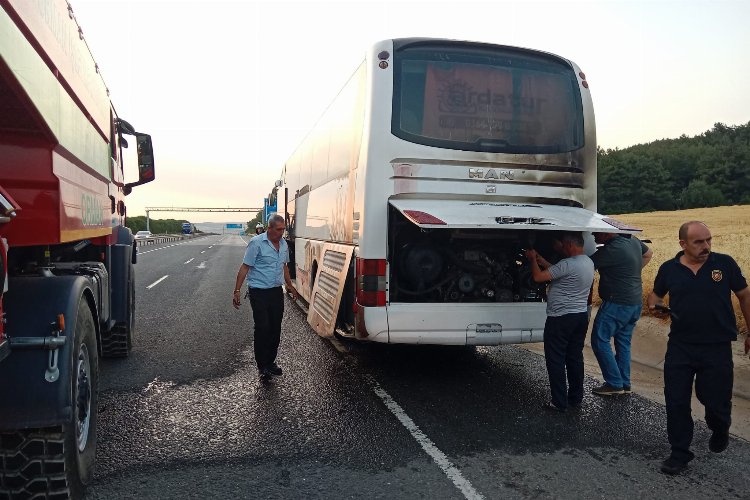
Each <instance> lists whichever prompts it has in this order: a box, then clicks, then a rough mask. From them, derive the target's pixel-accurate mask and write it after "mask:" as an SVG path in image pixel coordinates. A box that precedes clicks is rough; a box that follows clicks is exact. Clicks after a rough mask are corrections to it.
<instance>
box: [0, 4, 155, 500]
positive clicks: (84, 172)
mask: <svg viewBox="0 0 750 500" xmlns="http://www.w3.org/2000/svg"><path fill="white" fill-rule="evenodd" d="M125 136H131V137H129V138H127V140H126V137H125ZM129 143H130V145H131V147H134V148H135V149H137V158H138V160H137V163H138V181H137V182H130V183H126V182H125V172H124V168H125V167H124V164H123V148H127V147H128V145H129ZM132 156H133V157H134V156H135V154H132ZM127 157H128V158H130V156H127ZM152 180H154V159H153V151H152V147H151V137H150V136H149V135H147V134H142V133H139V132H136V131H135V129H134V128H133V127H132V126H131V125H130V124H128V123H127V122H126V121H125V120H122V119H120V118H119V117H118V116H117V113H116V112H115V109H114V107H112V104H111V102H110V99H109V91H108V90H107V87H106V86H105V85H104V82H103V80H102V78H101V76H100V75H99V68H98V66H97V65H96V63H95V62H94V59H93V58H92V56H91V53H90V52H89V48H88V46H87V44H86V41H85V39H84V37H83V31H82V30H81V28H80V27H79V26H78V23H77V21H76V19H75V15H74V13H73V9H72V8H71V6H70V4H69V3H68V2H66V1H65V0H35V1H29V0H0V281H1V283H0V293H1V294H2V296H1V299H0V313H2V321H1V322H0V359H2V360H1V361H0V497H2V498H6V497H11V498H16V497H18V498H28V497H33V498H66V497H74V498H75V497H79V496H81V495H82V493H83V489H84V487H85V485H86V484H87V483H89V482H90V481H91V479H92V475H93V468H94V456H95V449H96V427H97V425H96V422H97V411H96V410H97V389H98V373H99V359H100V357H102V356H112V357H123V356H127V355H128V353H129V351H130V346H131V338H132V335H133V326H134V318H135V275H134V270H133V265H134V264H135V262H136V246H135V244H134V239H133V235H132V233H131V231H130V230H129V229H128V228H126V227H125V225H124V223H125V216H126V211H127V208H126V204H125V196H126V195H127V194H129V193H130V191H131V189H132V188H133V187H134V186H137V185H139V184H144V183H146V182H150V181H152Z"/></svg>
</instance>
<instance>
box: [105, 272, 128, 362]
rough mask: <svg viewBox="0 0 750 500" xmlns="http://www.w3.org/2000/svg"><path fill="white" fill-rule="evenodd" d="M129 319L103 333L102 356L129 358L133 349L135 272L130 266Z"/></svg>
mask: <svg viewBox="0 0 750 500" xmlns="http://www.w3.org/2000/svg"><path fill="white" fill-rule="evenodd" d="M128 282H129V285H128V319H127V321H126V322H125V323H118V324H116V325H115V326H114V327H112V329H111V330H110V331H109V332H102V334H101V341H102V356H103V357H105V358H127V357H128V355H129V354H130V350H131V349H132V347H133V331H134V330H135V270H134V269H133V265H132V264H131V265H130V279H129V280H128Z"/></svg>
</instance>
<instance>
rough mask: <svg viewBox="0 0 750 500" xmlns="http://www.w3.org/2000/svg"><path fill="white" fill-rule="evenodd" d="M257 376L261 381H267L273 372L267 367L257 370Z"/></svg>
mask: <svg viewBox="0 0 750 500" xmlns="http://www.w3.org/2000/svg"><path fill="white" fill-rule="evenodd" d="M258 376H259V377H260V380H261V381H262V382H268V381H269V380H271V378H272V377H273V374H272V373H271V370H269V369H268V368H263V369H262V370H258Z"/></svg>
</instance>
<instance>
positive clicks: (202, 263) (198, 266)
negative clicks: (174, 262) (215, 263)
mask: <svg viewBox="0 0 750 500" xmlns="http://www.w3.org/2000/svg"><path fill="white" fill-rule="evenodd" d="M195 268H196V269H206V261H205V260H204V261H203V262H201V263H200V265H197V266H195Z"/></svg>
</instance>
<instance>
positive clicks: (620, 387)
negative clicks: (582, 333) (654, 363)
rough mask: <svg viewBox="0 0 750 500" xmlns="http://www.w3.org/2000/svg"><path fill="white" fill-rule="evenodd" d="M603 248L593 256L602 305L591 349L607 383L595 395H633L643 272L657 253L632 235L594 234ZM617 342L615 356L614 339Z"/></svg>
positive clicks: (595, 323) (592, 330) (596, 388)
mask: <svg viewBox="0 0 750 500" xmlns="http://www.w3.org/2000/svg"><path fill="white" fill-rule="evenodd" d="M594 239H595V240H596V242H597V243H599V244H601V245H602V246H601V247H599V249H598V250H597V251H596V252H595V253H594V255H592V256H591V260H593V261H594V267H596V269H597V270H598V271H599V297H600V298H601V299H602V305H601V306H599V311H598V312H597V313H596V318H595V319H594V326H593V328H592V329H591V349H592V350H593V351H594V354H595V355H596V360H597V361H598V362H599V368H601V370H602V377H603V378H604V384H602V385H601V386H599V387H595V388H594V389H592V391H591V392H593V393H594V394H597V395H599V396H611V395H614V394H623V393H629V392H630V341H631V339H632V337H633V329H634V328H635V324H636V322H638V319H639V318H640V317H641V308H642V305H643V285H642V282H641V269H642V268H643V266H645V265H646V264H648V262H649V260H651V256H652V255H653V252H652V251H651V249H649V248H648V247H647V246H646V245H644V244H643V243H642V242H641V241H640V240H639V239H638V238H636V237H635V236H631V235H629V234H616V233H594ZM612 339H614V344H615V354H613V353H612V346H611V344H610V342H611V340H612Z"/></svg>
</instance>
